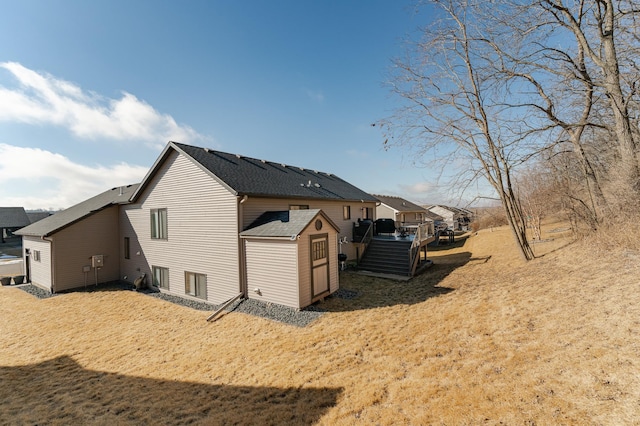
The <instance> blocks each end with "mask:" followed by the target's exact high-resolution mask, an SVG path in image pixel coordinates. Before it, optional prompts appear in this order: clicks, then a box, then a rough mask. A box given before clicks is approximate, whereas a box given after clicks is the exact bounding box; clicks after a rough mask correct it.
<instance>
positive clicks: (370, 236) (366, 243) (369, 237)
mask: <svg viewBox="0 0 640 426" xmlns="http://www.w3.org/2000/svg"><path fill="white" fill-rule="evenodd" d="M372 239H373V222H371V223H370V224H369V227H368V228H367V231H366V232H365V233H364V235H363V236H362V240H361V241H360V244H362V246H363V248H362V252H361V253H360V257H359V258H358V263H359V262H360V259H362V257H363V256H364V253H365V252H366V251H367V248H369V243H370V242H371V240H372Z"/></svg>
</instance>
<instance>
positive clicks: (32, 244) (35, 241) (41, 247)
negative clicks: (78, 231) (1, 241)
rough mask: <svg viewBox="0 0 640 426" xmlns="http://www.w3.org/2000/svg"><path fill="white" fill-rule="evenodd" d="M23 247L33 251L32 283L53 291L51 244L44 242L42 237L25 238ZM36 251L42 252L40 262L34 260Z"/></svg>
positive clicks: (23, 238)
mask: <svg viewBox="0 0 640 426" xmlns="http://www.w3.org/2000/svg"><path fill="white" fill-rule="evenodd" d="M22 246H23V250H26V249H30V251H31V259H30V265H31V266H30V267H31V277H30V279H31V283H32V284H35V285H37V286H39V287H42V288H46V289H48V290H49V291H51V290H52V288H51V285H52V282H53V280H52V275H51V268H52V264H51V243H50V242H49V241H45V240H42V239H41V238H40V237H29V236H23V237H22ZM34 250H38V251H40V261H39V262H34V260H33V252H34ZM25 267H26V266H25ZM25 272H26V271H25Z"/></svg>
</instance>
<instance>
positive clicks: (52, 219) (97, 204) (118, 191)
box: [15, 184, 138, 237]
mask: <svg viewBox="0 0 640 426" xmlns="http://www.w3.org/2000/svg"><path fill="white" fill-rule="evenodd" d="M136 188H138V184H134V185H127V186H119V187H115V188H111V189H109V190H107V191H105V192H103V193H102V194H99V195H96V196H95V197H92V198H89V199H88V200H85V201H83V202H81V203H78V204H76V205H74V206H71V207H69V208H68V209H65V210H62V211H60V212H57V213H55V214H53V215H51V216H49V217H46V218H44V219H42V220H39V221H37V222H34V223H32V224H31V225H29V226H26V227H24V228H22V229H19V230H18V231H16V232H15V233H16V234H18V235H28V236H35V237H46V236H48V235H51V234H53V233H55V232H58V231H60V230H61V229H64V228H66V227H67V226H69V225H72V224H73V223H75V222H77V221H79V220H80V219H82V218H84V217H87V216H89V215H92V214H93V213H95V212H98V211H100V210H103V209H105V208H107V207H109V206H112V205H116V204H128V203H129V197H131V194H133V192H134V191H135V190H136Z"/></svg>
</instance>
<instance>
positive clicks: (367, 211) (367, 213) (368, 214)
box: [362, 207, 373, 220]
mask: <svg viewBox="0 0 640 426" xmlns="http://www.w3.org/2000/svg"><path fill="white" fill-rule="evenodd" d="M362 218H363V219H371V220H373V208H372V207H363V208H362Z"/></svg>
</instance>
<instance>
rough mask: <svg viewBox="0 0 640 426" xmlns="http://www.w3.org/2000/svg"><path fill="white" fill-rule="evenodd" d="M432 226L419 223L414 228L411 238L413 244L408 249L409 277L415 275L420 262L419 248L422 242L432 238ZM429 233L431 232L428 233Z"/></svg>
mask: <svg viewBox="0 0 640 426" xmlns="http://www.w3.org/2000/svg"><path fill="white" fill-rule="evenodd" d="M432 226H433V225H432V224H431V223H421V224H420V225H418V227H417V228H416V233H415V235H414V236H413V243H412V244H411V247H410V248H409V271H410V272H409V275H410V276H413V274H415V273H416V268H417V267H418V261H419V260H420V247H422V242H423V241H424V240H426V239H428V238H429V237H430V236H432V232H433V231H432ZM430 231H431V232H430Z"/></svg>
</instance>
